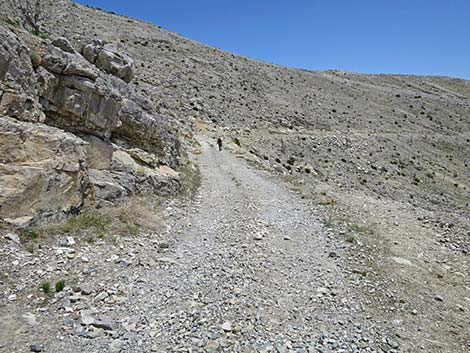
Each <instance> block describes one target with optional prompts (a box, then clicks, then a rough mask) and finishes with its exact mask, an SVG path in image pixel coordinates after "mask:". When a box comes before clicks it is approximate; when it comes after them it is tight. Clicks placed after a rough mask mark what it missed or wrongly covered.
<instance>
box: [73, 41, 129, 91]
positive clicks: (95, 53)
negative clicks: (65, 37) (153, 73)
mask: <svg viewBox="0 0 470 353" xmlns="http://www.w3.org/2000/svg"><path fill="white" fill-rule="evenodd" d="M82 54H83V56H84V57H85V59H87V60H88V61H89V62H90V63H92V64H94V65H96V67H98V68H100V69H101V70H103V71H105V72H107V73H109V74H111V75H114V76H116V77H119V78H120V79H122V80H124V81H125V82H127V83H129V82H130V81H131V80H132V79H133V78H134V70H135V64H134V60H132V58H130V57H129V56H128V55H127V54H124V53H121V52H119V51H117V50H116V49H114V48H112V47H110V46H106V44H105V43H104V42H103V41H101V40H95V41H93V42H92V43H90V44H87V45H85V46H84V47H83V49H82Z"/></svg>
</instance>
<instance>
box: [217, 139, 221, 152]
mask: <svg viewBox="0 0 470 353" xmlns="http://www.w3.org/2000/svg"><path fill="white" fill-rule="evenodd" d="M217 145H218V146H219V151H222V137H219V138H218V139H217Z"/></svg>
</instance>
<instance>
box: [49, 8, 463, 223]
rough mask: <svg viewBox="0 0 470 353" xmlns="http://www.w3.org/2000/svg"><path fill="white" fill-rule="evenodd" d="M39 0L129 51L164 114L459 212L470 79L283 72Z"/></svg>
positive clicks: (360, 183) (378, 189)
mask: <svg viewBox="0 0 470 353" xmlns="http://www.w3.org/2000/svg"><path fill="white" fill-rule="evenodd" d="M41 3H42V4H43V11H44V12H45V13H46V14H48V19H47V21H46V22H45V25H44V28H45V29H44V30H45V31H46V32H47V33H51V35H52V34H53V35H64V36H66V37H67V38H69V39H70V40H72V41H73V42H75V44H76V45H77V46H79V45H80V43H81V44H83V43H87V42H89V40H90V39H93V38H99V39H103V40H106V41H109V42H111V43H113V44H114V45H115V46H117V47H118V48H119V49H120V50H123V51H126V52H128V53H129V54H131V56H132V57H134V58H135V59H136V61H137V66H138V68H139V70H138V71H137V78H136V79H134V81H133V83H134V84H135V85H138V89H139V90H140V91H141V92H142V93H144V95H145V96H148V97H150V98H151V100H152V102H153V103H154V104H155V106H156V108H157V109H158V110H159V111H160V112H161V113H165V114H168V115H171V116H174V117H175V118H176V119H177V120H179V121H182V122H183V123H185V124H188V125H190V124H191V123H192V122H194V119H201V120H206V121H212V122H214V123H215V124H217V125H218V126H221V127H225V128H234V129H236V130H235V131H234V133H235V134H237V135H240V132H241V131H240V129H246V130H245V131H244V132H243V133H241V136H238V137H239V138H241V140H242V143H244V144H246V145H249V146H251V147H252V150H253V152H257V153H256V154H258V155H259V156H260V157H262V156H263V155H266V157H268V158H269V160H270V161H271V162H272V163H274V164H276V163H275V162H274V160H275V158H279V160H281V164H284V165H286V164H287V163H286V162H287V160H288V159H290V158H291V157H293V158H294V159H295V162H294V165H295V166H298V165H300V166H303V165H305V164H311V166H312V169H313V170H314V171H316V172H317V173H318V175H319V178H320V179H322V180H327V179H328V180H331V179H333V180H334V181H335V183H339V184H343V185H346V186H348V187H351V186H352V187H354V188H358V189H361V190H367V191H371V192H374V193H377V194H379V195H386V196H387V197H392V198H394V199H397V200H401V201H403V200H410V201H411V202H413V203H416V204H419V205H420V207H425V208H429V209H432V210H442V209H447V210H449V211H452V212H454V211H456V212H457V213H459V214H461V215H462V214H464V213H466V209H467V207H468V197H466V196H467V195H468V179H469V178H468V177H469V174H468V173H469V172H468V171H469V168H468V163H469V161H468V155H470V150H469V146H470V144H469V142H470V140H469V133H470V121H469V120H470V119H469V118H468V115H469V114H470V100H469V98H470V82H468V81H465V80H460V79H452V78H445V77H418V76H404V75H363V74H353V73H347V72H340V71H327V72H313V71H305V70H296V69H288V68H284V67H280V66H276V65H271V64H267V63H262V62H259V61H256V60H252V59H247V58H243V57H239V56H236V55H232V54H230V53H226V52H223V51H221V50H218V49H215V48H211V47H208V46H205V45H202V44H200V43H197V42H194V41H191V40H188V39H185V38H182V37H180V36H178V35H176V34H173V33H171V32H168V31H166V30H163V29H159V28H156V27H155V26H153V25H151V24H148V23H145V22H141V21H137V20H134V19H130V18H124V17H120V16H117V15H114V14H110V13H106V12H103V11H99V10H97V9H91V8H87V7H84V6H81V5H77V4H74V3H71V2H69V1H42V2H41ZM242 131H243V130H242ZM265 137H266V138H265ZM332 140H339V141H341V142H338V141H336V142H335V141H332ZM287 168H289V166H287Z"/></svg>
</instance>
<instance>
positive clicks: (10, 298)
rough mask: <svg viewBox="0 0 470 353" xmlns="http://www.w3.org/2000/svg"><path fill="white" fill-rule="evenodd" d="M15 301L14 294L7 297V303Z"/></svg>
mask: <svg viewBox="0 0 470 353" xmlns="http://www.w3.org/2000/svg"><path fill="white" fill-rule="evenodd" d="M15 300H16V294H12V295H9V296H8V301H10V302H14V301H15Z"/></svg>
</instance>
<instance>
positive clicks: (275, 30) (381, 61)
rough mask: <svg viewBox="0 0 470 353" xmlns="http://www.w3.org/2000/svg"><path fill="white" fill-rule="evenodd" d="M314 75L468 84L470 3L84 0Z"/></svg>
mask: <svg viewBox="0 0 470 353" xmlns="http://www.w3.org/2000/svg"><path fill="white" fill-rule="evenodd" d="M78 2H79V3H82V4H88V5H91V6H95V7H100V8H102V9H106V10H108V11H114V12H117V13H119V14H124V15H127V16H130V17H135V18H139V19H143V20H146V21H149V22H152V23H154V24H156V25H158V26H161V27H163V28H165V29H168V30H170V31H173V32H177V33H179V34H181V35H183V36H185V37H187V38H191V39H195V40H197V41H200V42H203V43H206V44H208V45H211V46H215V47H218V48H221V49H224V50H227V51H230V52H233V53H236V54H240V55H243V56H248V57H252V58H256V59H261V60H264V61H268V62H272V63H276V64H281V65H286V66H291V67H298V68H305V69H312V70H326V69H333V68H334V69H343V70H347V71H355V72H364V73H411V74H418V75H445V76H452V77H461V78H466V79H470V0H184V1H183V0H166V1H155V0H133V1H129V0H127V1H126V0H113V1H110V0H79V1H78Z"/></svg>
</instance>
